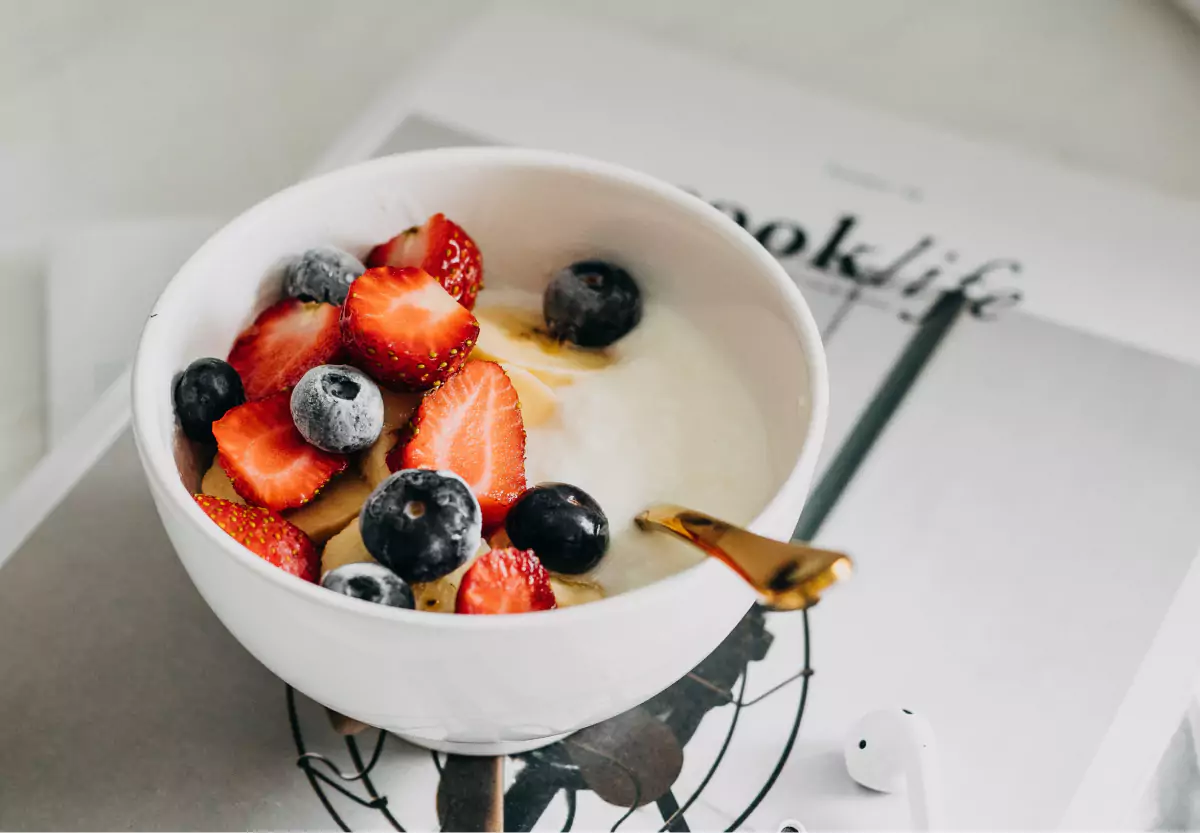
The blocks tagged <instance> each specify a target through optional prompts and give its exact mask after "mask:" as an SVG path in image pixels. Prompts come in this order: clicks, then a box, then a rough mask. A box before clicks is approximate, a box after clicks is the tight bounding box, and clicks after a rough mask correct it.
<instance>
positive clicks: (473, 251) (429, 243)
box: [367, 214, 483, 309]
mask: <svg viewBox="0 0 1200 833" xmlns="http://www.w3.org/2000/svg"><path fill="white" fill-rule="evenodd" d="M367 266H393V267H395V268H397V269H399V268H400V267H402V266H418V267H420V268H422V269H424V270H425V271H426V272H428V273H429V274H431V275H433V277H434V278H435V279H436V280H437V281H438V283H440V284H441V285H442V286H444V287H445V288H446V291H447V292H449V293H450V295H451V297H453V298H454V300H456V301H458V302H459V303H460V304H462V305H463V306H464V307H466V308H467V309H471V308H473V307H474V306H475V296H476V295H478V294H479V290H481V289H483V256H482V255H481V254H480V253H479V247H478V246H476V245H475V241H474V240H472V239H471V238H470V236H469V235H468V234H467V233H466V232H465V231H463V229H462V226H460V225H459V224H458V223H456V222H454V221H453V220H447V219H446V215H445V214H434V215H433V216H432V217H430V218H429V219H428V220H426V221H425V225H423V226H413V227H412V228H410V229H407V230H405V231H402V232H400V233H399V234H397V235H396V236H395V237H393V238H392V239H391V240H389V241H388V242H386V243H380V244H379V245H378V246H376V247H375V248H374V249H372V250H371V253H370V254H369V255H367Z"/></svg>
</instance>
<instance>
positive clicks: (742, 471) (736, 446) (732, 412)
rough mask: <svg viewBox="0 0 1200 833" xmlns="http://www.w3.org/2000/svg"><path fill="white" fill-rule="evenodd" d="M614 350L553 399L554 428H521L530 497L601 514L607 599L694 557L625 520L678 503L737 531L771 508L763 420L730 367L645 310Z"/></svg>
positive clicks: (667, 319)
mask: <svg viewBox="0 0 1200 833" xmlns="http://www.w3.org/2000/svg"><path fill="white" fill-rule="evenodd" d="M495 302H500V304H502V305H506V306H522V307H526V308H534V309H537V308H540V306H541V303H540V298H538V297H537V296H523V297H522V296H521V295H517V294H515V293H510V292H504V293H503V294H502V295H501V294H500V293H497V294H496V295H495V296H494V300H493V299H492V298H489V299H488V304H487V306H491V305H492V304H493V303H495ZM480 306H481V308H482V309H486V307H485V306H484V304H483V299H481V303H480ZM613 349H614V352H615V354H616V356H617V360H616V361H615V362H614V363H613V364H612V365H611V366H609V367H607V368H605V369H603V370H598V371H590V372H588V373H585V374H581V375H580V376H578V377H577V378H576V381H575V382H574V383H573V384H570V385H563V386H559V387H555V388H554V392H555V394H556V395H557V396H558V397H559V400H560V403H561V410H560V413H559V416H558V419H557V420H556V421H554V422H551V423H547V424H545V425H541V426H537V427H534V428H530V429H529V431H528V441H527V446H526V455H527V456H526V472H527V476H528V480H529V483H530V484H531V485H533V484H537V483H543V482H546V481H559V482H563V483H570V484H573V485H575V486H578V487H580V488H581V489H583V490H584V491H586V492H587V493H589V494H590V495H591V496H592V497H594V498H595V499H596V500H597V501H598V502H599V503H600V505H601V506H602V507H603V508H604V512H605V514H606V515H607V516H608V520H609V525H610V527H611V531H612V542H611V545H610V547H609V550H608V553H607V555H605V557H604V560H603V561H601V563H600V565H599V566H598V567H597V568H596V569H595V570H594V571H593V573H592V574H591V575H590V576H589V577H590V578H592V579H593V580H595V581H598V582H599V583H600V584H601V585H602V586H603V587H604V589H605V591H606V592H607V593H609V594H614V593H620V592H624V591H626V590H630V589H633V588H635V587H640V586H642V585H646V584H649V583H651V582H653V581H657V580H658V579H660V578H663V577H664V576H667V575H670V574H672V573H676V572H679V571H680V570H682V569H685V568H687V567H690V566H691V565H693V564H695V563H697V562H698V561H699V560H700V559H701V558H703V557H704V556H703V555H702V554H700V553H699V551H697V550H695V549H693V548H691V547H689V546H687V545H686V544H683V543H681V542H678V541H675V540H673V539H671V538H669V537H668V536H666V535H662V534H657V533H654V534H652V533H646V532H642V531H641V530H639V529H637V527H636V526H635V525H634V524H633V518H634V516H635V515H637V514H638V513H639V512H640V511H642V510H643V509H645V508H646V507H648V506H650V505H652V504H655V503H677V504H680V505H683V506H687V507H689V508H692V509H697V510H699V511H702V512H707V513H709V514H711V515H715V516H716V517H718V518H721V519H723V520H727V521H730V522H731V523H736V524H746V523H749V522H750V521H751V520H753V518H754V517H755V515H757V514H758V513H759V512H760V511H761V510H762V508H763V507H764V506H765V505H766V503H767V501H768V500H769V498H770V496H771V474H770V472H771V466H770V460H769V456H768V449H767V442H766V430H765V428H764V424H763V419H762V416H761V414H760V413H759V411H758V408H757V406H756V404H755V403H754V401H753V400H752V398H751V396H750V393H749V391H748V390H747V389H746V387H745V385H744V384H743V382H742V380H741V378H740V377H739V375H738V373H737V372H736V369H735V367H734V364H733V362H732V361H731V360H730V358H729V357H728V356H726V355H725V354H723V353H722V352H720V351H719V350H717V349H716V348H715V347H714V346H713V345H712V344H711V343H710V341H709V340H708V339H707V338H706V337H705V335H704V333H703V332H702V331H701V330H700V329H699V328H697V327H696V326H695V325H694V324H692V323H691V322H690V321H689V320H688V319H687V318H685V317H684V316H683V315H681V314H680V313H678V312H676V311H674V310H672V309H670V308H668V307H667V306H665V305H663V304H661V303H656V302H654V301H647V303H646V306H645V313H644V315H643V318H642V322H641V323H640V324H639V325H638V327H637V328H636V329H635V330H634V331H633V332H632V333H630V334H629V335H628V336H626V337H625V338H623V339H622V340H621V341H619V342H618V343H617V344H616V345H614V348H613Z"/></svg>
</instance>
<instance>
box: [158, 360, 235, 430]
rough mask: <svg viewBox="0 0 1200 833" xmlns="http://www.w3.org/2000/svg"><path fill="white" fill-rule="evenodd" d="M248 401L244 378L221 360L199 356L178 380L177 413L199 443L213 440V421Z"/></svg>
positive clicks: (185, 428)
mask: <svg viewBox="0 0 1200 833" xmlns="http://www.w3.org/2000/svg"><path fill="white" fill-rule="evenodd" d="M245 401H246V392H245V390H243V389H242V378H241V377H240V376H238V373H237V371H236V370H234V369H233V368H232V367H231V366H230V365H229V363H228V362H223V361H221V360H220V359H196V360H195V361H194V362H192V363H191V364H189V365H188V366H187V370H185V371H183V373H182V374H181V375H180V377H179V379H178V381H176V382H175V414H176V415H177V416H178V417H179V424H180V425H181V426H182V427H183V433H184V434H185V435H187V436H188V437H189V438H191V439H193V440H195V441H196V442H201V443H211V442H214V440H213V432H212V424H213V423H214V422H216V421H217V420H218V419H220V418H221V417H223V416H225V412H226V411H228V410H229V409H230V408H236V407H237V406H238V405H241V404H242V403H243V402H245Z"/></svg>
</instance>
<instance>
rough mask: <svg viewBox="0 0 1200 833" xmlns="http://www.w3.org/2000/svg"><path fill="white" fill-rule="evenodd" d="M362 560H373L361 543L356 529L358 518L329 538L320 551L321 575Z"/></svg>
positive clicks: (359, 534) (360, 535)
mask: <svg viewBox="0 0 1200 833" xmlns="http://www.w3.org/2000/svg"><path fill="white" fill-rule="evenodd" d="M364 561H371V562H374V561H375V559H374V558H372V557H371V553H369V552H367V547H366V545H365V544H364V543H363V539H362V534H361V533H359V531H358V518H355V519H354V520H352V521H351V522H350V525H349V526H347V527H346V528H345V529H343V530H342V531H341V532H339V533H338V534H337V535H334V536H333V537H332V538H330V539H329V543H327V544H326V545H325V550H324V551H323V552H322V553H321V575H322V576H324V575H325V574H326V573H328V572H329V571H330V570H336V569H337V568H338V567H341V566H344V565H346V564H359V563H361V562H364Z"/></svg>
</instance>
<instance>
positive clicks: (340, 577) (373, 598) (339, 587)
mask: <svg viewBox="0 0 1200 833" xmlns="http://www.w3.org/2000/svg"><path fill="white" fill-rule="evenodd" d="M321 586H322V587H324V588H326V589H328V590H332V591H333V592H335V593H341V594H342V595H343V596H350V597H352V598H355V599H362V600H363V601H364V602H374V603H375V604H380V605H388V606H389V607H406V608H408V609H409V610H412V609H413V608H414V607H415V606H416V604H415V602H414V601H413V591H412V588H411V587H409V586H408V585H407V584H406V583H405V581H404V579H402V578H400V576H398V575H396V574H395V573H393V572H392V571H391V570H389V569H388V568H387V567H384V566H382V565H380V564H372V563H370V562H366V563H362V564H343V565H342V566H341V567H338V568H337V569H334V570H330V571H329V572H328V573H326V574H325V577H324V578H323V579H321Z"/></svg>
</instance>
